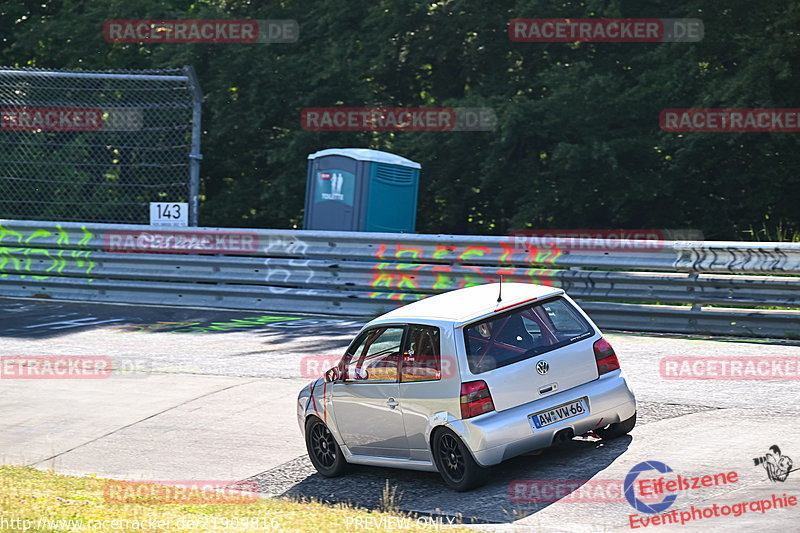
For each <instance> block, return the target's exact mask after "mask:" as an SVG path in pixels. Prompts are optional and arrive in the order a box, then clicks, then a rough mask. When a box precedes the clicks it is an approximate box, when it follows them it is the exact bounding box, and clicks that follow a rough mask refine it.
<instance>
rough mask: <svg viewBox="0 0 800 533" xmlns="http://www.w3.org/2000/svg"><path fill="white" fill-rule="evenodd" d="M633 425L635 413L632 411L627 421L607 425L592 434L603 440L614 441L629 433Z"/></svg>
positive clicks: (634, 423)
mask: <svg viewBox="0 0 800 533" xmlns="http://www.w3.org/2000/svg"><path fill="white" fill-rule="evenodd" d="M635 425H636V412H635V411H634V413H633V416H632V417H630V418H629V419H627V420H623V421H622V422H617V423H616V424H609V425H608V426H606V427H604V428H602V429H596V430H594V432H595V433H597V435H599V436H600V437H602V438H603V439H605V440H610V439H616V438H619V437H622V436H623V435H627V434H628V433H630V432H631V430H632V429H633V427H634V426H635Z"/></svg>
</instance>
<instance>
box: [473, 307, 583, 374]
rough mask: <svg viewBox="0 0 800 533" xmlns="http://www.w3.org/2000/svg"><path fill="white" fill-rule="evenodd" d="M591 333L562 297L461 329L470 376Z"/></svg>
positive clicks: (540, 352)
mask: <svg viewBox="0 0 800 533" xmlns="http://www.w3.org/2000/svg"><path fill="white" fill-rule="evenodd" d="M593 334H594V331H593V330H592V327H591V326H590V325H589V323H588V322H587V321H586V320H585V319H584V318H583V317H582V316H581V314H580V313H578V311H577V310H576V309H575V308H574V307H573V306H572V305H571V304H570V303H569V302H567V301H566V300H565V299H564V298H556V299H553V300H548V301H546V302H541V303H537V304H534V305H529V306H526V307H521V308H518V309H514V310H512V311H509V312H507V313H503V314H501V315H499V316H494V317H491V318H489V319H484V320H482V321H480V322H476V323H475V324H471V325H470V326H467V327H466V328H464V338H465V343H466V347H467V362H468V363H469V368H470V370H471V371H472V373H473V374H480V373H481V372H486V371H488V370H492V369H494V368H499V367H502V366H506V365H510V364H512V363H516V362H518V361H522V360H524V359H528V358H529V357H535V356H536V355H539V354H542V353H545V352H548V351H550V350H554V349H556V348H559V347H561V346H566V345H567V344H571V343H573V342H577V341H579V340H581V339H585V338H587V337H591V336H592V335H593Z"/></svg>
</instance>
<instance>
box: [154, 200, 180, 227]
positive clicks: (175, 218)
mask: <svg viewBox="0 0 800 533" xmlns="http://www.w3.org/2000/svg"><path fill="white" fill-rule="evenodd" d="M150 225H151V226H188V225H189V204H187V203H185V202H150Z"/></svg>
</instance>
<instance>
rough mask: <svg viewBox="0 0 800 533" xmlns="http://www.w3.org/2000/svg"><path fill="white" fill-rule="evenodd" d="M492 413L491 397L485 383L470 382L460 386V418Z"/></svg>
mask: <svg viewBox="0 0 800 533" xmlns="http://www.w3.org/2000/svg"><path fill="white" fill-rule="evenodd" d="M489 411H494V403H492V395H491V394H489V387H488V386H487V385H486V382H485V381H470V382H468V383H462V384H461V418H462V419H463V418H472V417H473V416H478V415H482V414H483V413H488V412H489Z"/></svg>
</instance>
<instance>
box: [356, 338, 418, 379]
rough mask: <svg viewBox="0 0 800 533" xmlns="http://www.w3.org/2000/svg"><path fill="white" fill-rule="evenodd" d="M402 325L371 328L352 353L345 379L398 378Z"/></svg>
mask: <svg viewBox="0 0 800 533" xmlns="http://www.w3.org/2000/svg"><path fill="white" fill-rule="evenodd" d="M403 331H404V328H402V327H386V328H375V329H372V330H369V331H367V332H366V333H365V334H364V335H363V336H362V337H361V339H360V340H359V342H358V343H357V344H356V346H355V347H354V348H353V350H351V351H350V353H349V360H348V361H347V366H346V369H345V379H347V380H348V381H357V382H374V381H382V382H385V381H397V365H398V361H399V359H400V344H401V343H402V341H403Z"/></svg>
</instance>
